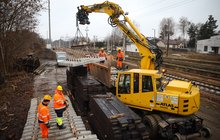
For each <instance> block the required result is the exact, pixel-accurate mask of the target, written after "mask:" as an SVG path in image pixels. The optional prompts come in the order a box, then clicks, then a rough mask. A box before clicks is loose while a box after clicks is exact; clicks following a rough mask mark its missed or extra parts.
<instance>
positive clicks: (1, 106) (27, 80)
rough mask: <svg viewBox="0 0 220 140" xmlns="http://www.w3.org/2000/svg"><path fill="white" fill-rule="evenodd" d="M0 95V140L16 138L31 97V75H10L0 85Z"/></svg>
mask: <svg viewBox="0 0 220 140" xmlns="http://www.w3.org/2000/svg"><path fill="white" fill-rule="evenodd" d="M0 95H1V99H0V140H17V139H19V138H20V137H21V135H22V130H23V127H24V125H25V122H26V117H27V113H28V110H29V107H30V100H31V98H32V97H33V75H32V74H26V73H24V72H20V73H17V74H12V75H10V77H9V79H7V81H6V83H5V84H3V85H0Z"/></svg>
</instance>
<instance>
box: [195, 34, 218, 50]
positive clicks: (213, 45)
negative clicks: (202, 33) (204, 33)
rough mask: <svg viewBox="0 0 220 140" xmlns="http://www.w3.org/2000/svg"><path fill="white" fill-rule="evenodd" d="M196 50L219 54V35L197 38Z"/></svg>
mask: <svg viewBox="0 0 220 140" xmlns="http://www.w3.org/2000/svg"><path fill="white" fill-rule="evenodd" d="M196 51H197V52H199V53H215V54H220V35H216V36H212V37H211V38H210V39H204V40H198V41H197V48H196Z"/></svg>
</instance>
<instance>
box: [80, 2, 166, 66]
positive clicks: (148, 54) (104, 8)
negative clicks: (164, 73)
mask: <svg viewBox="0 0 220 140" xmlns="http://www.w3.org/2000/svg"><path fill="white" fill-rule="evenodd" d="M92 12H97V13H106V14H107V15H109V19H108V22H109V24H110V25H111V26H112V27H116V26H117V27H118V28H119V29H120V30H122V31H123V32H124V34H125V35H127V37H129V38H130V39H131V41H132V42H133V43H134V44H135V45H136V46H137V48H138V50H139V54H140V56H141V64H140V68H141V69H149V70H155V69H158V68H159V66H160V64H161V63H162V51H160V50H159V49H158V48H152V47H151V46H150V45H149V43H148V41H147V40H146V38H145V37H144V36H143V35H142V34H141V33H140V32H139V30H138V29H137V28H136V27H135V25H134V24H133V23H132V22H131V20H130V19H129V18H128V17H127V16H126V14H125V12H124V11H123V10H122V8H121V7H120V6H119V5H117V4H115V3H113V2H108V1H106V2H103V3H101V4H94V5H90V6H84V5H81V6H80V7H78V13H77V19H78V21H79V23H80V24H90V22H89V18H88V15H89V13H92ZM120 17H123V20H120V19H119V18H120ZM126 23H128V25H129V26H130V27H131V28H129V27H128V26H127V25H126Z"/></svg>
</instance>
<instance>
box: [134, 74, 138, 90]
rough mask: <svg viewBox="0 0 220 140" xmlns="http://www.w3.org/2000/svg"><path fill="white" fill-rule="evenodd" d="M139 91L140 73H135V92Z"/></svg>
mask: <svg viewBox="0 0 220 140" xmlns="http://www.w3.org/2000/svg"><path fill="white" fill-rule="evenodd" d="M138 92H139V73H134V93H138Z"/></svg>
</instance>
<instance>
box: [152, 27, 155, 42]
mask: <svg viewBox="0 0 220 140" xmlns="http://www.w3.org/2000/svg"><path fill="white" fill-rule="evenodd" d="M152 30H154V45H156V40H155V33H156V29H154V28H153V29H152Z"/></svg>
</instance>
